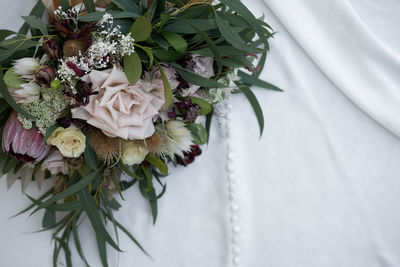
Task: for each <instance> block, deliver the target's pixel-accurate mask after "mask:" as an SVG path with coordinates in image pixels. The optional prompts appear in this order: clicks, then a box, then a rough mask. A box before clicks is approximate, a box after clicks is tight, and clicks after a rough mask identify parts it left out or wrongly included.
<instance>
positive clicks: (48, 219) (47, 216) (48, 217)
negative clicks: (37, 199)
mask: <svg viewBox="0 0 400 267" xmlns="http://www.w3.org/2000/svg"><path fill="white" fill-rule="evenodd" d="M54 224H56V213H55V211H54V210H46V212H45V213H44V216H43V221H42V227H43V228H47V227H49V226H52V225H54Z"/></svg>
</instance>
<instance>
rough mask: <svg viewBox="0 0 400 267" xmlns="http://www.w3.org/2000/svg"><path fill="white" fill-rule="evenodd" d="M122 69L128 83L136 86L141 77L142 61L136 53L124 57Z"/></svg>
mask: <svg viewBox="0 0 400 267" xmlns="http://www.w3.org/2000/svg"><path fill="white" fill-rule="evenodd" d="M124 69H125V75H126V77H127V78H128V81H129V83H131V84H136V83H137V81H139V79H140V77H141V76H142V61H141V60H140V57H139V55H138V54H137V53H136V52H134V53H132V54H130V55H126V56H124Z"/></svg>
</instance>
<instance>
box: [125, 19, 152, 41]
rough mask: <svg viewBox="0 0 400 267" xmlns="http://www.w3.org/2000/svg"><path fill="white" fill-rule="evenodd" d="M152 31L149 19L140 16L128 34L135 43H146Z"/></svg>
mask: <svg viewBox="0 0 400 267" xmlns="http://www.w3.org/2000/svg"><path fill="white" fill-rule="evenodd" d="M151 31H152V25H151V22H150V21H149V19H148V18H147V17H145V16H141V17H139V18H137V19H136V20H135V22H134V23H133V25H132V27H131V29H130V31H129V32H130V33H131V36H132V38H133V39H135V42H136V43H137V42H143V41H146V40H147V38H149V37H150V34H151Z"/></svg>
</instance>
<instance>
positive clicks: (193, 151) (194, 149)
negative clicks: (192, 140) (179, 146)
mask: <svg viewBox="0 0 400 267" xmlns="http://www.w3.org/2000/svg"><path fill="white" fill-rule="evenodd" d="M201 152H202V151H201V148H200V147H199V146H198V145H192V146H191V147H190V151H188V152H183V156H184V158H183V159H182V158H178V159H177V161H176V163H177V164H178V165H182V166H187V165H189V164H191V163H193V162H194V160H195V158H196V157H198V156H200V155H201Z"/></svg>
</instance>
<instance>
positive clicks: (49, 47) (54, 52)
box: [43, 37, 60, 59]
mask: <svg viewBox="0 0 400 267" xmlns="http://www.w3.org/2000/svg"><path fill="white" fill-rule="evenodd" d="M43 40H44V42H43V50H44V52H45V53H46V54H48V55H49V56H50V57H52V58H53V59H59V58H60V46H59V45H58V43H57V40H56V38H54V37H53V38H49V37H45V38H43Z"/></svg>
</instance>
